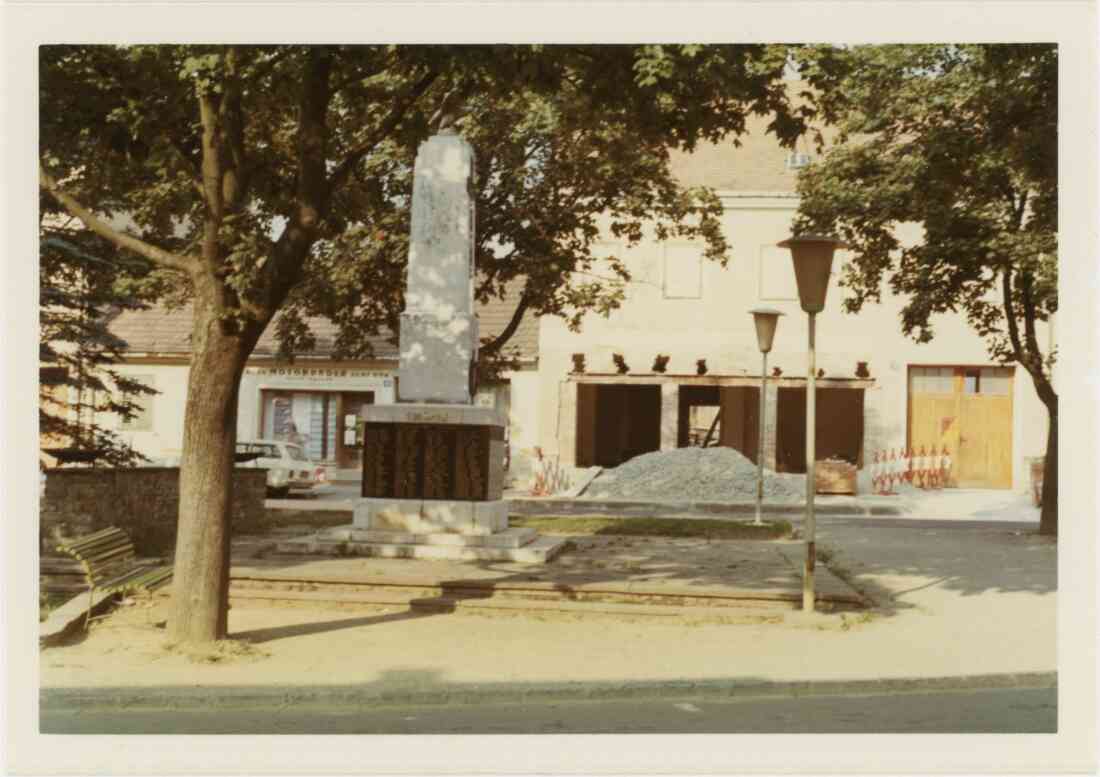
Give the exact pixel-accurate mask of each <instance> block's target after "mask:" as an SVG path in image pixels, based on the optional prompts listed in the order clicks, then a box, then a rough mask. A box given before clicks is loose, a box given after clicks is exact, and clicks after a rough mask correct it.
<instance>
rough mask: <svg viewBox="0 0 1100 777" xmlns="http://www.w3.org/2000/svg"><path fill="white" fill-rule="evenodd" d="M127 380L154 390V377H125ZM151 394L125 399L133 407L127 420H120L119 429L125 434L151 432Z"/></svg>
mask: <svg viewBox="0 0 1100 777" xmlns="http://www.w3.org/2000/svg"><path fill="white" fill-rule="evenodd" d="M126 377H127V378H129V379H131V380H134V381H137V382H138V383H140V384H142V385H143V386H148V387H149V388H151V389H155V388H156V377H155V376H153V375H127V376H126ZM154 396H155V395H153V394H127V395H125V398H126V400H127V401H128V402H131V403H132V404H133V405H134V414H133V415H132V416H131V417H130V418H129V419H128V420H127V419H122V422H121V423H120V424H119V428H120V429H124V430H125V431H127V432H151V431H153V397H154Z"/></svg>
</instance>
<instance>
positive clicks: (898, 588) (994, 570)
mask: <svg viewBox="0 0 1100 777" xmlns="http://www.w3.org/2000/svg"><path fill="white" fill-rule="evenodd" d="M820 528H821V532H820V533H821V544H822V547H823V549H825V550H826V552H827V553H828V554H829V555H831V557H832V558H831V561H830V563H831V564H833V565H834V566H836V567H837V568H838V569H844V570H846V572H845V574H846V575H847V576H850V577H851V579H852V581H853V583H854V584H855V585H858V586H859V587H860V588H861V589H865V590H867V591H870V592H871V593H873V594H874V596H875V599H876V607H875V608H874V609H873V610H871V611H868V612H865V613H836V614H822V615H814V614H803V613H799V612H791V613H789V614H788V615H786V616H785V617H784V618H783V619H782V620H781V621H780V622H775V623H773V622H769V623H744V624H735V625H727V624H715V623H699V624H685V623H682V622H670V621H668V620H661V619H650V620H649V621H646V622H642V621H636V620H635V621H631V620H623V619H617V618H601V619H591V618H574V619H564V620H563V619H555V620H548V619H545V618H542V617H537V616H530V617H528V616H522V617H489V616H485V615H474V614H463V613H461V612H453V613H439V612H430V611H427V612H426V611H419V610H412V609H410V608H409V607H408V606H407V605H404V606H384V607H367V606H363V605H356V606H355V607H353V608H347V607H329V606H321V605H319V604H317V603H309V604H308V605H300V606H292V607H286V606H272V605H270V604H266V603H261V602H256V601H247V602H246V601H238V602H237V603H236V604H235V605H234V606H233V607H232V609H231V610H230V618H229V622H230V636H231V637H232V638H233V639H234V640H236V642H233V643H230V644H228V645H225V646H222V647H220V648H218V649H217V650H216V651H213V652H211V651H204V652H200V653H198V654H188V653H187V652H185V651H181V650H179V649H178V648H176V647H174V646H171V645H170V644H168V638H167V634H166V631H165V630H164V628H163V626H162V624H163V622H164V621H165V620H166V618H167V617H168V607H167V605H168V599H167V594H166V593H163V594H161V595H159V596H158V597H156V598H155V599H153V600H152V601H151V602H146V603H141V602H139V603H137V604H133V605H129V606H123V607H120V608H118V610H116V612H115V613H114V614H113V615H111V616H110V617H108V618H105V619H103V620H101V621H97V622H94V623H93V627H92V629H91V631H90V633H89V634H88V635H87V636H86V637H84V638H82V639H78V640H74V641H73V642H72V643H71V644H68V645H62V646H58V647H51V648H47V649H45V650H43V651H42V652H41V654H40V670H41V673H40V681H41V684H42V686H44V687H51V688H82V687H117V686H140V687H179V688H196V687H209V686H222V687H224V686H242V687H244V686H271V685H279V686H314V685H316V686H332V685H352V686H357V687H368V686H369V687H370V688H378V689H388V688H395V687H402V686H416V687H418V688H425V687H426V688H432V689H436V688H444V689H445V688H455V687H459V688H461V687H465V686H464V684H470V683H473V684H477V683H493V682H560V681H569V682H583V681H596V680H600V681H607V680H612V681H617V680H623V681H629V680H632V679H638V678H644V679H647V680H672V679H682V678H698V679H706V678H713V677H719V678H722V677H739V678H750V679H751V678H759V679H770V680H805V679H809V680H813V679H824V678H828V679H849V678H869V677H871V678H875V677H878V678H889V677H943V676H952V675H968V674H985V673H997V672H1036V671H1051V670H1053V669H1054V668H1056V667H1057V651H1056V639H1055V633H1056V632H1055V624H1056V613H1057V606H1056V605H1057V594H1056V592H1057V564H1056V561H1057V556H1056V550H1057V549H1056V544H1055V543H1053V542H1050V541H1048V538H1041V537H1037V536H1034V535H1031V534H1025V533H1021V532H1015V531H1005V530H999V529H995V528H984V529H943V528H939V527H935V528H928V527H922V528H882V527H879V528H870V527H868V526H867V525H866V524H865V523H864V522H861V521H857V520H853V521H850V522H844V521H837V522H834V523H832V524H829V525H827V526H823V527H820ZM590 539H591V544H590V545H589V540H588V539H586V540H585V542H584V543H583V544H584V545H586V546H588V547H589V550H590V552H589V553H578V554H570V555H567V556H566V557H564V559H563V562H562V564H561V566H560V569H559V570H558V572H556V574H562V575H576V576H578V579H579V578H580V577H583V576H588V575H594V576H596V577H597V578H600V577H607V576H613V577H615V578H618V579H619V580H620V582H621V583H622V584H624V585H632V584H637V585H646V586H651V585H667V586H672V585H674V583H673V582H671V581H678V582H675V585H682V584H687V585H694V586H698V587H700V588H702V587H705V586H708V585H711V584H714V583H715V582H716V581H715V579H714V577H715V576H717V575H719V574H722V575H723V576H724V575H725V574H733V573H735V572H736V570H737V569H739V568H744V569H754V568H755V569H757V571H760V570H761V569H766V570H772V571H776V570H780V569H782V567H781V565H780V564H779V563H778V562H777V561H775V558H778V557H779V556H783V554H784V553H789V552H798V551H799V550H800V549H801V547H802V545H801V544H800V543H798V542H788V543H752V546H753V547H751V548H749V549H744V548H742V547H740V546H742V545H744V544H745V543H736V544H735V545H736V546H731V545H729V544H726V543H721V542H713V543H709V544H707V543H705V542H704V544H702V545H693V544H692V543H693V542H695V541H689V540H680V541H669V540H653V539H652V538H645V541H642V540H640V539H633V538H590ZM611 539H614V540H615V543H614V544H613V543H611V542H609V540H611ZM621 539H625V542H624V543H623V544H621V545H620V544H618V541H619V540H621ZM258 542H260V543H262V542H263V540H258ZM246 547H251V548H252V550H253V552H255V551H256V550H258V549H259V547H260V545H257V544H252V545H250V546H248V545H247V543H245V544H243V545H242V547H239V548H238V549H237V554H236V560H237V569H235V574H238V573H239V571H240V569H241V564H242V562H246V561H247V563H248V564H249V565H251V566H254V567H255V568H257V569H258V568H261V567H259V566H257V565H267V566H266V567H263V568H265V569H266V570H267V571H277V570H279V569H280V566H279V565H282V569H283V570H284V571H291V570H293V571H294V572H295V573H303V572H309V573H310V574H316V573H318V571H319V570H326V569H327V570H329V571H332V570H338V571H339V573H340V574H344V573H346V572H347V571H348V570H355V569H358V570H360V571H364V572H365V571H374V572H376V573H377V575H378V576H379V577H381V576H383V575H384V574H385V573H387V572H386V570H387V569H396V568H398V567H400V569H402V570H404V573H405V574H406V575H408V574H411V570H412V569H413V568H412V567H410V566H409V565H410V564H411V563H413V562H409V561H387V562H385V563H383V562H382V561H376V560H371V559H303V558H297V559H283V560H281V561H280V560H278V559H277V558H276V557H265V558H261V559H251V560H248V559H245V558H243V555H246V554H245V548H246ZM571 556H572V558H570V557H571ZM783 558H784V559H785V558H786V557H785V556H783ZM415 563H416V565H417V568H421V569H422V566H421V565H422V564H424V563H427V562H415ZM432 563H435V562H432ZM758 563H759V564H767V565H768V566H767V567H764V568H760V567H754V565H755V564H758ZM784 563H786V564H787V567H789V568H791V574H793V575H795V576H796V577H797V569H796V568H794V567H795V564H794V563H793V562H790V561H785V562H784ZM391 564H392V565H396V566H395V567H392V568H391V567H390V565H391ZM630 564H634V565H636V566H637V568H636V569H626V568H625V567H626V566H627V565H630ZM326 565H329V566H327V567H326ZM731 565H733V569H730V566H731ZM773 565H774V566H773ZM495 566H496V565H473V564H457V565H454V567H453V568H448V569H445V570H437V572H438V573H439V575H440V576H444V577H447V578H449V579H454V577H453V576H457V577H458V579H463V578H470V577H472V576H476V575H487V576H493V575H503V576H509V575H513V574H517V573H516V572H515V570H508V569H499V568H495ZM822 568H823V567H822V565H820V564H819V566H818V569H819V570H821V569H822ZM547 572H548V569H547V568H542V569H539V568H537V567H536V568H534V569H532V568H531V567H527V568H526V571H524V572H523V574H527V575H532V576H540V575H545V574H547ZM389 574H395V573H394V572H392V571H391V572H389ZM624 576H625V577H626V579H625V580H624ZM633 576H638V577H644V578H647V579H646V580H644V581H641V582H638V581H636V580H635V579H634V577H633ZM632 580H633V581H634V582H631V581H632ZM144 604H151V606H143V605H144ZM805 615H808V616H812V617H804V616H805ZM1021 624H1026V628H1021Z"/></svg>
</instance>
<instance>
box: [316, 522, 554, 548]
mask: <svg viewBox="0 0 1100 777" xmlns="http://www.w3.org/2000/svg"><path fill="white" fill-rule="evenodd" d="M537 536H538V532H536V531H535V530H534V529H524V528H518V527H517V528H513V529H505V530H504V531H500V532H495V533H493V534H458V533H455V532H430V533H421V532H402V531H384V530H381V529H360V528H354V527H346V526H339V527H336V528H333V529H326V530H325V531H323V532H320V533H319V535H318V539H320V540H333V541H335V542H355V543H361V542H366V543H370V544H381V545H456V546H462V547H468V548H478V547H480V548H519V547H522V546H523V545H526V544H527V543H529V542H531V541H532V540H533V539H535V537H537Z"/></svg>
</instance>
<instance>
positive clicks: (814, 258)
mask: <svg viewBox="0 0 1100 777" xmlns="http://www.w3.org/2000/svg"><path fill="white" fill-rule="evenodd" d="M779 247H780V248H789V249H791V259H792V261H793V262H794V277H795V281H796V282H797V283H798V298H799V302H801V304H802V309H803V310H804V311H806V313H807V314H808V317H809V325H810V331H809V353H808V357H807V361H808V370H807V373H806V518H805V521H804V525H803V527H802V531H803V534H804V535H805V537H806V561H805V566H804V568H803V574H802V609H803V610H806V611H812V610H813V609H814V564H815V561H816V554H817V548H816V541H815V534H816V531H817V524H816V516H815V515H814V494H815V492H816V491H817V466H816V463H817V450H816V448H817V441H816V439H815V434H814V433H815V431H816V425H817V375H816V371H817V364H816V344H815V338H816V326H817V320H816V317H817V314H818V313H820V312H821V311H822V310H824V309H825V292H826V291H828V289H829V274H830V273H831V272H832V269H833V254H834V253H835V252H836V249H838V248H847V246H846V245H844V243H842V242H841V241H839V240H837V239H836V238H835V237H830V236H827V235H798V236H796V237H791V238H788V239H787V240H784V241H783V242H782V243H779Z"/></svg>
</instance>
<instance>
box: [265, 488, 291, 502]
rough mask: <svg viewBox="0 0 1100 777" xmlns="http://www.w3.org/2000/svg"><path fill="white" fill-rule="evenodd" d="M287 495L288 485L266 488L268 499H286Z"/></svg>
mask: <svg viewBox="0 0 1100 777" xmlns="http://www.w3.org/2000/svg"><path fill="white" fill-rule="evenodd" d="M288 496H290V486H283V487H282V488H269V489H267V498H268V499H286V498H287V497H288Z"/></svg>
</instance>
